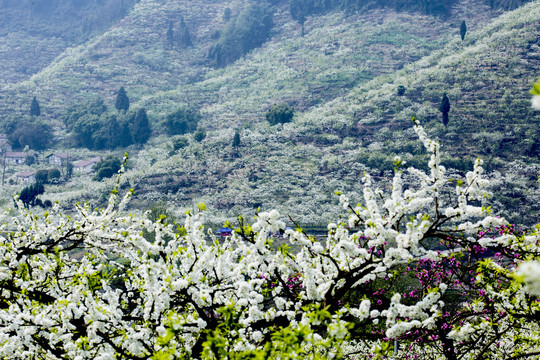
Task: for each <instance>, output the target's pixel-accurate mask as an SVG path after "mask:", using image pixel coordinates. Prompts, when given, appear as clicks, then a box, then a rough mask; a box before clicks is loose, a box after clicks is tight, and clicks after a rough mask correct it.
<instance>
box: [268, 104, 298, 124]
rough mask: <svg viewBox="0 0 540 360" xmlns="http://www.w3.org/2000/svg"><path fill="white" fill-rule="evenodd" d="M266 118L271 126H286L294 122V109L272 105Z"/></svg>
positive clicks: (283, 105) (284, 105) (282, 105)
mask: <svg viewBox="0 0 540 360" xmlns="http://www.w3.org/2000/svg"><path fill="white" fill-rule="evenodd" d="M264 117H265V118H266V121H268V122H269V123H270V125H277V124H285V123H288V122H291V121H292V119H293V117H294V109H293V108H292V107H290V106H289V105H287V104H277V105H272V107H271V108H270V110H268V111H267V112H266V114H265V115H264Z"/></svg>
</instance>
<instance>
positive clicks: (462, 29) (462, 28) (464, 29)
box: [459, 20, 467, 41]
mask: <svg viewBox="0 0 540 360" xmlns="http://www.w3.org/2000/svg"><path fill="white" fill-rule="evenodd" d="M465 34H467V24H466V23H465V20H463V21H462V22H461V26H460V27H459V35H461V41H463V40H465Z"/></svg>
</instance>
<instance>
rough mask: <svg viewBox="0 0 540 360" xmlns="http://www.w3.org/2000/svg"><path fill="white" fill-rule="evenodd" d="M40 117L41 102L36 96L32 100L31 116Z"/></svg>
mask: <svg viewBox="0 0 540 360" xmlns="http://www.w3.org/2000/svg"><path fill="white" fill-rule="evenodd" d="M40 115H41V108H40V107H39V102H38V101H37V99H36V97H35V96H34V98H33V99H32V103H30V116H40Z"/></svg>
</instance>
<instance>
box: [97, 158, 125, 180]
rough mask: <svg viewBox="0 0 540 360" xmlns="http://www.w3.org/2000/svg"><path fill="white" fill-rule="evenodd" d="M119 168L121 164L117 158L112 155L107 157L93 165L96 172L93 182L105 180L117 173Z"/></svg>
mask: <svg viewBox="0 0 540 360" xmlns="http://www.w3.org/2000/svg"><path fill="white" fill-rule="evenodd" d="M121 166H122V163H121V162H120V160H119V159H118V158H117V157H115V156H112V155H110V156H107V157H106V158H105V159H102V160H101V161H100V162H98V163H97V164H96V165H94V170H95V172H96V175H95V176H94V180H96V181H101V180H103V179H105V178H110V177H112V176H113V175H115V174H117V173H118V170H120V167H121Z"/></svg>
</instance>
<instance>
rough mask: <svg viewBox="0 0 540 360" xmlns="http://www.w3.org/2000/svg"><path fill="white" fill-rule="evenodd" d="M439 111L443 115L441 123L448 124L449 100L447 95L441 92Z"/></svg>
mask: <svg viewBox="0 0 540 360" xmlns="http://www.w3.org/2000/svg"><path fill="white" fill-rule="evenodd" d="M439 111H440V112H441V113H442V116H443V125H444V126H448V112H449V111H450V100H448V96H446V93H444V94H443V97H442V99H441V105H440V106H439Z"/></svg>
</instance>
